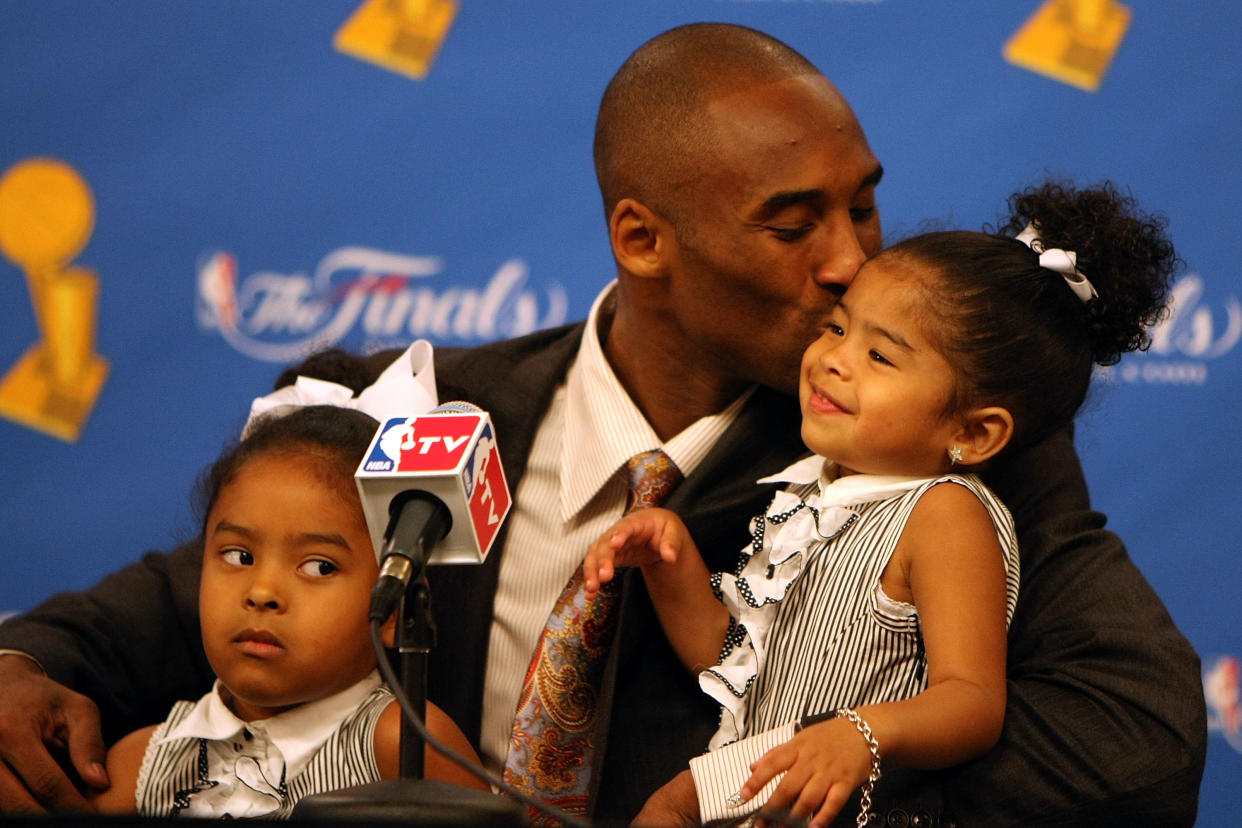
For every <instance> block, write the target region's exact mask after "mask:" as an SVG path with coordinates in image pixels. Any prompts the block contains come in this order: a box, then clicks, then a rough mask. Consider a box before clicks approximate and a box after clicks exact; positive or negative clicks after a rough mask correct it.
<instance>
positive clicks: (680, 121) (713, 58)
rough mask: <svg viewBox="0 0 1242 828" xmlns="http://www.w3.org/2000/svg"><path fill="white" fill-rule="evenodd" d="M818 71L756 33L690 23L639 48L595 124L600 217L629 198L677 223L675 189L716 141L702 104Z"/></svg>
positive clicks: (694, 172) (688, 180) (697, 170)
mask: <svg viewBox="0 0 1242 828" xmlns="http://www.w3.org/2000/svg"><path fill="white" fill-rule="evenodd" d="M806 74H816V75H818V74H820V72H819V70H818V69H817V68H816V67H815V65H814V64H812V63H811V62H810V61H809V60H807V59H806V58H805V57H803V56H802V55H800V54H799V53H798V52H796V51H794V50H793V49H791V48H790V47H788V46H786V45H785V44H784V43H781V42H780V41H779V40H776V39H775V38H773V37H771V36H770V35H766V34H764V33H763V32H759V31H756V30H754V29H749V28H746V27H744V26H737V25H732V24H726V23H692V24H689V25H686V26H679V27H677V28H675V29H670V30H669V31H667V32H664V33H663V34H661V35H657V36H656V37H654V38H652V39H651V40H649V41H647V43H645V44H643V45H642V46H640V47H639V48H638V49H637V51H635V52H634V54H632V55H631V56H630V57H629V59H628V60H626V62H625V63H624V64H623V65H622V66H621V68H620V69H619V70H618V71H617V74H616V75H615V76H614V77H613V79H612V81H611V82H610V83H609V84H608V88H607V89H605V90H604V97H603V100H602V101H601V102H600V107H599V117H598V118H597V120H596V123H595V174H596V177H597V178H598V180H599V188H600V194H601V195H602V196H603V199H604V212H605V215H606V216H610V215H611V214H612V211H613V208H614V207H615V206H616V204H617V202H618V201H620V200H621V199H623V198H634V199H637V200H639V201H641V202H642V203H644V204H646V205H647V206H648V207H650V208H651V209H653V210H655V211H656V212H658V213H660V214H661V215H663V216H664V217H665V218H666V219H667V220H669V221H671V222H672V223H673V224H674V226H677V225H680V224H681V221H680V218H681V216H680V213H681V209H680V201H679V199H678V198H677V193H678V191H679V190H680V189H681V188H682V187H684V186H685V185H687V184H689V183H691V182H692V181H693V180H694V179H695V178H696V177H697V176H698V175H699V174H701V172H702V171H703V169H704V167H705V163H704V159H707V158H710V157H711V153H712V152H713V148H714V146H715V141H716V136H715V134H714V130H713V129H712V128H711V127H710V122H709V119H708V117H707V104H708V102H709V101H711V100H712V98H714V97H716V96H717V95H720V94H724V93H727V92H732V91H735V90H738V89H740V88H745V87H747V86H753V85H759V84H766V83H775V82H777V81H781V80H785V79H787V78H790V77H796V76H801V75H806Z"/></svg>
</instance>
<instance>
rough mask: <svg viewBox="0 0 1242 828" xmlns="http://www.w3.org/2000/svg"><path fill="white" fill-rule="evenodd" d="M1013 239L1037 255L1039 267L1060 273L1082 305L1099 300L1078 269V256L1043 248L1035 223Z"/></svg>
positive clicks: (1055, 248)
mask: <svg viewBox="0 0 1242 828" xmlns="http://www.w3.org/2000/svg"><path fill="white" fill-rule="evenodd" d="M1014 238H1015V239H1016V240H1018V241H1020V242H1022V243H1023V244H1025V245H1026V246H1027V247H1029V248H1031V249H1032V250H1034V251H1035V252H1036V253H1038V254H1039V266H1040V267H1044V268H1047V269H1048V270H1051V271H1054V272H1056V273H1060V274H1061V275H1062V276H1063V277H1065V284H1067V285H1069V288H1070V290H1072V291H1074V295H1075V296H1077V297H1078V298H1079V299H1081V300H1082V301H1083V303H1084V304H1085V303H1087V302H1090V301H1091V300H1092V299H1098V298H1100V295H1099V294H1098V293H1096V292H1095V286H1094V285H1092V284H1091V282H1089V281H1088V280H1087V277H1086V276H1084V275H1082V272H1081V271H1080V270H1079V269H1078V254H1077V253H1075V252H1074V251H1073V250H1062V249H1061V248H1059V247H1044V242H1043V239H1041V238H1040V237H1039V228H1038V227H1037V226H1036V225H1035V222H1031V223H1030V224H1028V225H1027V226H1026V227H1024V228H1023V229H1022V232H1021V233H1019V234H1018V235H1016V236H1014Z"/></svg>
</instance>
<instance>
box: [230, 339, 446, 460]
mask: <svg viewBox="0 0 1242 828" xmlns="http://www.w3.org/2000/svg"><path fill="white" fill-rule="evenodd" d="M308 405H335V406H338V407H340V408H352V409H355V410H356V411H361V412H362V413H364V414H369V415H371V416H372V417H374V418H375V419H376V420H379V422H380V424H383V423H384V422H385V421H387V420H388V419H390V418H392V417H412V416H414V415H416V414H425V413H426V412H428V411H430V410H431V409H433V408H435V406H436V373H435V364H434V362H433V360H432V348H431V343H430V342H428V341H427V340H425V339H419V340H417V341H416V342H414V343H413V344H412V345H410V347H409V348H406V349H405V352H404V353H402V354H401V356H399V357H397V358H396V359H395V360H394V361H393V362H392V364H390V365H389V366H388V367H387V368H385V369H384V371H383V373H381V374H380V375H379V377H378V378H377V379H376V380H375V382H374V383H372V384H371V385H369V386H367V387H366V388H364V389H363V390H362V393H360V394H359V395H358V396H357V397H355V396H354V392H353V391H352V390H351V389H349V388H347V387H345V386H344V385H338V384H337V383H335V382H327V381H326V380H319V379H314V378H312V377H303V376H299V377H298V378H297V380H295V381H294V383H293V385H286V386H285V387H284V388H280V389H277V390H276V391H273V392H272V393H270V394H268V395H267V396H265V397H256V398H255V400H254V402H252V403H251V404H250V416H249V417H248V418H247V419H246V425H245V427H244V428H242V437H243V438H244V437H245V436H246V435H247V434H249V433H250V429H251V428H252V427H253V426H254V423H255V421H256V420H257V419H258V418H259V417H262V416H264V415H269V414H272V415H275V416H283V415H285V414H288V413H289V412H291V411H293V410H294V409H297V408H304V407H305V406H308Z"/></svg>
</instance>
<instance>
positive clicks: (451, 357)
mask: <svg viewBox="0 0 1242 828" xmlns="http://www.w3.org/2000/svg"><path fill="white" fill-rule="evenodd" d="M584 324H585V323H583V322H575V323H573V324H569V325H560V326H558V327H555V328H544V329H542V330H538V331H534V332H532V333H528V334H525V335H524V336H519V337H514V338H513V339H498V340H496V341H494V342H485V343H483V344H481V345H473V346H470V347H455V346H451V347H437V348H436V350H435V361H436V370H437V371H440V370H441V369H443V370H447V371H457V370H462V369H463V368H464V367H466V366H471V365H480V364H489V363H492V364H495V363H505V362H508V363H516V362H521V361H523V360H526V359H531V358H539V359H543V358H546V357H547V356H548V355H549V354H551V353H554V352H559V351H562V350H568V352H570V353H572V352H574V351H575V350H576V349H577V347H578V342H579V340H580V338H581V335H582V327H583V325H584Z"/></svg>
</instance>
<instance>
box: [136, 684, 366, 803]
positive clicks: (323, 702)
mask: <svg viewBox="0 0 1242 828" xmlns="http://www.w3.org/2000/svg"><path fill="white" fill-rule="evenodd" d="M381 683H382V682H381V681H380V677H379V671H378V670H372V671H371V672H370V673H369V674H368V675H367V676H366V677H365V678H363V679H362V680H361V681H359V682H357V683H356V684H353V685H351V686H350V687H347V688H345V689H344V690H342V691H340V692H339V693H334V694H333V695H331V696H328V697H326V698H323V699H317V700H315V701H312V702H307V703H306V704H301V705H298V706H297V707H294V708H292V709H291V710H287V711H285V712H284V713H279V714H277V715H275V716H273V717H271V718H270V719H259V720H256V721H253V722H244V721H242V720H241V719H239V718H237V716H235V715H234V714H233V711H231V710H229V709H228V707H226V706H225V704H224V701H223V700H221V698H220V693H219V691H220V680H219V679H216V683H215V684H214V685H212V688H211V691H210V692H209V693H207V694H206V695H205V696H203V697H202V698H201V699H199V700H198V702H197V703H196V704H195V705H194V709H193V710H192V711H190V714H189V715H188V716H186V718H184V719H183V720H182V721H181V723H180V724H178V725H177V726H176V727H174V728H173V729H172V730H170V731H169V732H168V733H167V734H166V735H165V736H164V737H163V738H162V739H160V741H161V742H167V741H171V740H173V739H207V740H209V741H238V740H240V739H241V738H242V736H243V733H244V732H245V731H246V730H247V729H249V730H250V731H251V732H252V733H254V734H256V735H258V736H261V737H265V738H266V739H267V740H268V741H269V742H270V743H271V744H272V745H273V746H275V747H276V749H277V750H278V751H279V752H280V755H281V757H283V758H284V762H285V778H286V779H292V778H293V777H295V776H297V775H298V773H300V772H301V771H302V769H303V768H305V767H306V763H307V762H309V761H310V759H311V757H312V756H313V755H314V754H315V751H317V750H318V749H319V748H320V747H321V746H322V745H323V744H324V742H326V741H328V738H329V737H330V736H331V735H332V733H333V732H334V731H335V730H336V729H337V728H338V727H339V726H340V724H341V722H343V721H344V720H345V718H346V717H347V716H348V715H349V714H350V713H352V712H353V711H354V710H355V709H357V708H358V706H359V705H361V704H362V702H363V701H365V700H366V698H367V697H368V696H369V695H371V693H372V692H374V690H375V688H377V687H379V686H380V684H381ZM273 778H279V774H277V775H276V776H275V777H273Z"/></svg>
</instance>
